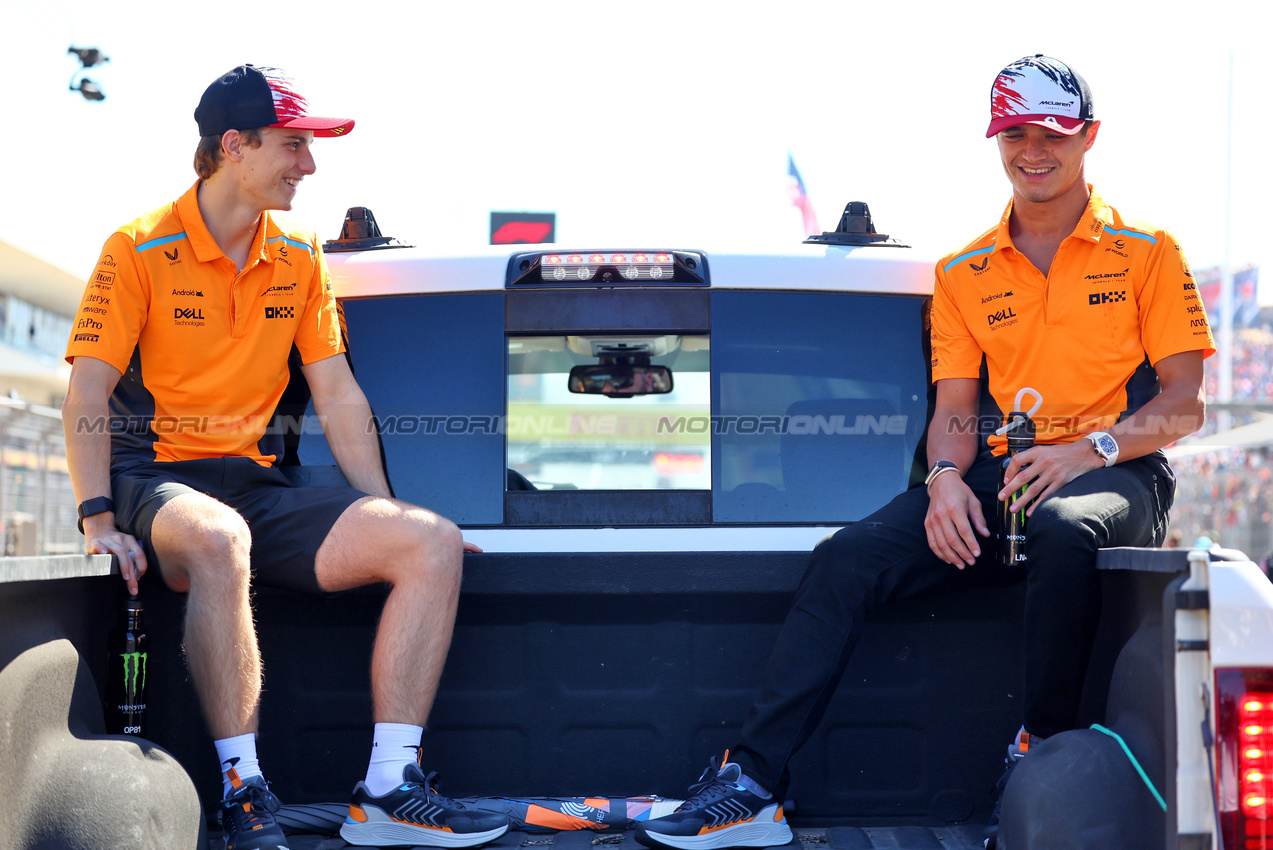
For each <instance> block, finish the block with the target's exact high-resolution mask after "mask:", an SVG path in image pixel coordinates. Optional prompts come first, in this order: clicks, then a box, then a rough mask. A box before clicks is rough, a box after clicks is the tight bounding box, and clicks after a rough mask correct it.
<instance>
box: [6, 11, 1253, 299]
mask: <svg viewBox="0 0 1273 850" xmlns="http://www.w3.org/2000/svg"><path fill="white" fill-rule="evenodd" d="M866 5H867V4H857V3H845V2H838V3H799V2H795V3H784V4H781V6H780V5H779V4H777V3H769V4H755V5H747V4H737V3H724V2H710V3H708V2H693V0H681V2H676V3H672V2H662V0H650V2H643V3H626V2H614V3H565V2H544V3H537V4H530V3H505V2H486V3H481V4H457V3H453V2H447V3H431V2H413V3H405V2H375V3H365V4H361V6H360V5H359V4H349V3H332V2H323V0H316V2H310V3H306V4H303V5H302V4H295V3H276V2H273V0H258V2H253V3H249V4H235V5H233V6H225V5H224V4H223V5H220V6H218V5H215V4H213V5H209V4H178V3H170V2H162V3H161V2H151V0H139V2H133V3H129V4H127V6H126V11H125V10H124V9H125V7H123V6H122V4H114V3H102V2H95V3H88V2H79V0H0V8H2V9H3V12H2V18H3V20H4V26H3V27H2V28H0V62H3V63H4V64H5V65H6V66H7V67H6V72H7V73H6V74H5V78H6V80H7V90H6V91H5V94H4V97H3V103H4V105H5V111H6V113H7V115H8V117H9V119H10V120H9V127H8V132H6V133H4V134H3V135H2V136H0V155H2V156H3V162H4V167H3V169H0V198H3V199H4V203H3V204H0V239H3V240H4V241H7V242H9V243H11V244H14V245H16V246H18V247H20V248H22V249H23V250H26V251H28V252H30V253H32V254H35V255H36V256H39V257H41V258H43V259H46V260H48V261H50V262H52V263H54V264H56V265H58V266H61V267H62V268H64V269H66V270H67V271H69V272H71V273H72V274H75V275H76V276H80V277H83V276H86V275H87V274H88V272H89V270H90V269H91V266H92V264H93V262H94V260H95V259H96V256H97V253H98V250H99V248H100V246H101V244H102V242H103V241H104V240H105V238H106V237H107V235H109V233H110V232H111V231H112V230H113V229H114V228H115V227H117V226H118V225H120V224H122V223H124V222H126V221H128V220H130V219H132V218H134V217H136V216H137V215H139V214H140V213H142V212H144V211H146V210H147V209H150V208H152V207H154V206H157V205H159V204H161V203H164V202H165V201H168V200H171V199H172V198H175V197H176V196H177V195H179V194H180V193H181V192H182V191H184V190H185V189H186V188H187V187H188V186H189V185H190V184H191V183H192V182H193V180H194V172H193V170H192V168H191V165H190V162H191V156H192V154H193V151H194V146H195V142H196V140H197V133H196V129H195V125H194V120H193V117H192V113H193V110H194V106H195V104H196V103H197V101H198V98H199V95H200V93H201V92H202V90H203V88H204V87H205V86H206V85H207V84H208V83H209V82H211V81H212V80H213V79H214V78H215V77H217V76H218V75H219V74H221V73H222V72H224V71H226V70H228V69H229V68H230V67H232V66H234V65H237V64H240V63H242V62H254V63H256V64H272V65H276V66H279V67H282V68H285V69H287V70H288V71H289V72H290V73H291V74H292V75H293V76H294V77H295V78H296V79H297V82H298V84H299V88H300V90H301V91H302V93H304V94H305V95H306V96H307V97H308V98H309V100H310V102H311V106H312V107H313V108H314V110H315V111H317V112H320V113H325V114H335V115H348V116H349V117H352V118H354V119H356V121H357V122H358V123H357V127H356V129H355V130H354V132H353V133H352V134H351V135H350V136H349V137H348V138H345V139H332V140H325V139H324V140H319V141H318V142H316V144H315V148H314V152H315V156H316V159H317V162H318V171H317V173H316V174H315V175H313V176H312V177H311V178H308V179H307V180H306V181H305V183H304V184H303V185H302V186H301V190H300V193H299V196H298V199H297V203H296V207H295V210H294V215H295V217H296V218H298V219H299V220H300V221H302V222H303V223H304V224H306V225H307V226H310V227H313V228H314V229H316V230H317V231H318V232H319V234H320V235H321V236H324V237H331V236H335V235H336V231H337V229H338V227H339V224H340V221H341V219H342V218H343V214H344V210H345V209H346V208H347V207H349V206H353V205H363V206H368V207H370V208H371V209H372V210H373V211H374V212H375V214H376V217H377V219H378V220H379V222H380V224H381V226H382V228H383V229H384V230H385V231H386V233H390V234H392V235H395V236H398V237H400V238H403V239H406V240H408V241H411V242H414V243H416V244H419V245H428V246H432V247H436V248H439V249H443V250H448V249H454V250H459V251H462V250H463V249H464V247H465V246H466V245H473V244H482V243H484V242H485V241H486V238H487V226H488V223H487V216H488V213H489V212H490V211H491V210H492V209H495V210H533V211H556V212H557V214H558V237H559V241H562V242H569V243H573V244H574V245H576V246H580V247H586V246H588V245H591V244H594V243H595V244H602V243H604V244H605V245H613V244H620V243H622V244H649V245H655V244H657V245H664V244H667V245H674V246H680V247H696V248H706V249H709V250H710V249H712V248H721V247H730V248H738V247H757V248H759V247H773V246H781V245H783V244H793V243H795V242H798V241H799V240H800V238H801V236H802V233H801V225H800V215H799V213H798V211H797V210H796V209H795V208H794V207H792V206H791V205H790V203H789V201H788V198H787V188H786V176H785V172H786V157H787V152H788V151H789V150H790V151H791V152H792V153H793V154H794V155H795V158H796V162H797V164H798V166H799V168H800V170H801V172H802V173H803V176H804V179H805V184H806V186H807V187H808V190H809V192H810V195H811V196H812V198H813V201H814V204H815V206H816V208H817V212H818V216H819V219H820V222H821V224H822V226H823V227H824V228H830V227H832V226H833V225H834V223H835V221H836V219H837V218H838V216H839V213H840V211H841V210H842V209H843V207H844V204H845V203H846V202H848V201H851V200H862V201H866V202H867V203H869V204H870V207H871V210H872V213H873V214H874V217H875V219H876V222H877V225H878V226H879V228H880V229H881V230H883V231H886V232H888V233H891V234H893V235H894V236H896V237H898V238H900V239H901V240H903V241H906V242H909V243H911V244H913V245H915V246H916V247H917V248H919V249H920V250H921V251H922V252H924V254H925V255H931V256H932V257H933V258H936V257H937V256H939V255H940V254H942V253H944V252H946V251H948V250H951V249H953V248H955V247H957V246H958V245H959V244H961V243H962V242H964V241H966V240H967V239H969V238H971V237H973V236H975V235H976V234H977V233H979V232H980V231H982V230H984V229H985V228H986V227H988V226H990V225H991V224H992V223H993V222H994V221H995V220H996V219H997V217H998V216H999V214H1000V212H1001V211H1002V208H1003V205H1004V203H1005V202H1006V200H1007V198H1008V194H1009V187H1008V184H1007V181H1006V179H1005V178H1004V177H1003V174H1002V170H1001V167H1000V165H999V162H998V157H997V151H996V148H995V145H994V143H993V141H991V140H987V139H985V138H984V133H985V126H986V123H987V121H988V95H989V90H990V84H991V82H992V81H993V78H994V75H995V73H996V72H997V71H998V70H999V68H1001V67H1002V66H1003V65H1004V64H1006V63H1007V62H1010V61H1012V60H1014V59H1016V58H1018V57H1020V56H1022V55H1025V54H1027V53H1036V52H1043V53H1047V54H1049V55H1053V56H1057V57H1059V58H1061V59H1063V60H1065V61H1067V62H1069V63H1071V64H1072V65H1073V66H1074V67H1075V68H1076V69H1077V70H1078V71H1079V72H1080V73H1081V74H1083V76H1084V77H1085V78H1086V79H1087V81H1088V83H1089V84H1090V85H1091V87H1092V90H1093V93H1094V101H1095V105H1096V113H1097V116H1098V117H1099V118H1100V119H1101V120H1102V122H1103V125H1102V130H1101V134H1100V137H1099V139H1098V141H1097V145H1096V147H1095V148H1094V149H1093V151H1092V153H1091V154H1090V155H1089V158H1088V177H1089V179H1090V180H1091V181H1092V182H1094V183H1095V184H1096V186H1097V188H1098V189H1099V190H1100V191H1101V192H1102V194H1103V195H1104V196H1105V197H1106V199H1107V200H1109V201H1110V202H1111V203H1113V204H1114V205H1115V206H1117V207H1119V208H1120V210H1121V211H1122V212H1124V214H1130V215H1133V216H1136V217H1139V218H1142V219H1145V220H1147V221H1150V222H1153V223H1158V224H1162V225H1166V226H1168V227H1171V228H1172V229H1173V230H1174V231H1175V232H1176V234H1177V236H1178V238H1179V239H1180V240H1181V242H1182V244H1183V246H1184V248H1185V251H1186V253H1187V254H1188V255H1189V257H1190V260H1191V261H1192V263H1193V265H1194V266H1195V267H1199V268H1201V267H1206V266H1210V265H1216V264H1219V263H1220V262H1221V260H1222V259H1223V257H1224V252H1225V163H1226V149H1227V135H1226V132H1225V122H1226V105H1227V94H1228V85H1227V81H1228V75H1229V66H1230V57H1232V66H1233V69H1234V80H1235V84H1234V101H1233V102H1234V122H1233V123H1234V134H1233V145H1232V152H1233V156H1232V160H1231V162H1232V169H1233V171H1232V173H1233V218H1232V228H1231V231H1230V232H1231V246H1232V247H1231V256H1232V261H1233V263H1234V264H1235V265H1243V264H1246V263H1260V264H1261V265H1263V266H1265V267H1266V268H1270V267H1273V263H1271V262H1270V261H1269V251H1270V249H1269V248H1268V247H1267V242H1268V238H1267V234H1269V233H1270V232H1271V230H1273V220H1271V219H1273V213H1271V212H1270V203H1269V201H1268V198H1269V196H1270V190H1273V179H1270V177H1269V170H1268V168H1267V167H1266V166H1265V165H1264V162H1265V160H1266V158H1267V153H1266V151H1267V149H1268V147H1269V140H1270V138H1273V118H1270V114H1271V112H1273V110H1270V104H1273V74H1271V73H1270V72H1269V66H1268V63H1267V60H1266V58H1265V53H1266V52H1267V33H1268V31H1269V29H1270V26H1269V25H1270V24H1271V23H1273V12H1270V11H1268V9H1267V6H1265V5H1264V4H1257V3H1255V2H1247V3H1243V2H1210V3H1207V4H1190V5H1188V6H1185V4H1163V3H1130V2H1116V0H1115V1H1114V2H1106V3H1102V4H1099V5H1096V6H1091V7H1090V9H1089V11H1086V12H1083V13H1082V16H1081V17H1080V15H1079V14H1078V13H1077V11H1076V10H1077V9H1078V8H1079V7H1078V6H1074V5H1073V4H1070V5H1068V6H1057V5H1055V4H1050V5H1049V6H1048V7H1046V8H1044V7H1043V5H1042V4H1029V5H1026V4H1018V5H1017V7H1015V8H1012V7H1008V6H1006V5H1005V4H1002V3H981V2H970V3H959V4H937V3H907V2H894V3H889V4H870V6H869V7H868V8H865V9H863V7H864V6H866ZM360 8H362V9H365V10H366V11H365V13H363V14H362V15H361V17H360V16H359V9H360ZM227 11H233V12H234V13H235V16H234V17H233V18H230V17H227V16H226V14H225V13H226V12H227ZM1066 13H1068V17H1062V15H1064V14H1066ZM72 43H73V44H75V45H77V46H96V47H99V48H101V49H102V50H104V51H105V52H106V53H107V54H109V55H110V56H111V62H110V63H109V64H108V65H105V66H103V67H101V68H98V69H94V70H93V71H91V72H89V76H91V77H92V78H93V79H95V80H96V81H98V82H99V84H100V85H101V86H102V88H103V89H104V90H105V92H106V93H107V100H106V101H105V102H104V103H88V102H85V101H84V100H82V99H81V98H80V96H79V95H78V94H73V93H71V92H68V91H67V83H68V81H69V80H70V78H71V76H72V73H73V72H74V71H75V69H76V68H77V64H76V63H75V60H74V59H73V58H72V57H71V56H69V55H67V53H66V49H67V47H68V46H69V45H70V44H72ZM1266 277H1267V275H1266ZM1264 289H1265V293H1264V298H1265V300H1273V284H1267V283H1266V285H1265V287H1264Z"/></svg>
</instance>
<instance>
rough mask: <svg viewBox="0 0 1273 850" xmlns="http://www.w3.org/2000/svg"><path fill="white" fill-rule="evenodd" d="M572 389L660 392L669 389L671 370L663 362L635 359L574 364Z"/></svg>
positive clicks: (614, 393)
mask: <svg viewBox="0 0 1273 850" xmlns="http://www.w3.org/2000/svg"><path fill="white" fill-rule="evenodd" d="M569 389H570V391H571V392H572V393H587V394H589V395H605V396H610V397H612V398H613V397H619V398H626V397H628V396H634V395H659V394H662V393H670V392H671V391H672V370H671V369H669V368H667V367H666V366H650V365H648V364H644V365H642V364H634V363H603V364H601V365H599V366H575V367H573V368H572V369H571V370H570V383H569Z"/></svg>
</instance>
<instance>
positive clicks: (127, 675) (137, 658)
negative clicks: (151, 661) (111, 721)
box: [120, 652, 146, 706]
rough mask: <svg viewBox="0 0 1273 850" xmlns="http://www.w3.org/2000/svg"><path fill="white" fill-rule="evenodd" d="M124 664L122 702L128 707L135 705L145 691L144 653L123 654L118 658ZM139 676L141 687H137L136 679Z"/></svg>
mask: <svg viewBox="0 0 1273 850" xmlns="http://www.w3.org/2000/svg"><path fill="white" fill-rule="evenodd" d="M120 657H121V658H122V659H123V662H124V700H125V702H126V703H127V704H128V705H129V706H135V705H137V698H138V697H139V696H141V693H142V691H144V690H146V653H144V652H125V653H123V655H121V656H120ZM138 675H140V676H141V687H140V688H139V687H137V677H138Z"/></svg>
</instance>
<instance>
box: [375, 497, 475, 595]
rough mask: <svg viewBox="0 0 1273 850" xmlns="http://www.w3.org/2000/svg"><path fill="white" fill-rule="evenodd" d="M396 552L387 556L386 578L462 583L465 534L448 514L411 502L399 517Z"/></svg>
mask: <svg viewBox="0 0 1273 850" xmlns="http://www.w3.org/2000/svg"><path fill="white" fill-rule="evenodd" d="M396 525H397V526H398V529H397V533H396V534H394V535H393V540H394V545H393V551H390V552H387V553H386V555H385V562H384V563H385V565H386V570H387V573H388V574H387V575H386V577H385V578H386V580H387V581H391V582H394V583H397V582H400V581H409V580H412V579H423V580H426V581H428V582H430V583H431V584H434V585H436V584H437V583H439V582H444V583H452V584H454V585H455V586H457V587H458V586H459V583H460V573H461V569H462V566H463V562H464V535H463V532H461V531H460V528H459V526H457V525H456V524H455V523H453V522H451V521H450V520H449V519H447V518H446V517H442V516H439V515H437V514H435V513H433V512H432V511H428V510H425V509H424V508H419V507H415V506H414V505H407V506H404V507H403V508H402V511H401V514H400V515H399V517H398V518H397V522H396Z"/></svg>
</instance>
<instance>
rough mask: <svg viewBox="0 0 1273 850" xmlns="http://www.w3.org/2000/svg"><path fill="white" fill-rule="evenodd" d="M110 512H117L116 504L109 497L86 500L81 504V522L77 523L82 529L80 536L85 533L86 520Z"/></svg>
mask: <svg viewBox="0 0 1273 850" xmlns="http://www.w3.org/2000/svg"><path fill="white" fill-rule="evenodd" d="M108 511H109V512H111V513H114V512H115V503H114V502H113V501H111V499H110V497H108V496H96V497H94V498H92V499H85V500H84V501H82V502H80V507H79V515H80V518H79V522H78V523H77V525H78V526H79V529H80V534H83V533H84V520H85V519H87V518H88V517H91V516H97V515H98V514H104V513H106V512H108Z"/></svg>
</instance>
